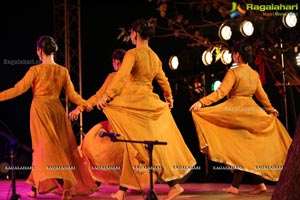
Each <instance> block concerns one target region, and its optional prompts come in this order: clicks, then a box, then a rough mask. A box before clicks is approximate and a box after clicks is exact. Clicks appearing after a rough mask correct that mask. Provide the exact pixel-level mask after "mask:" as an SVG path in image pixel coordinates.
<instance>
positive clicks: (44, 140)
mask: <svg viewBox="0 0 300 200" xmlns="http://www.w3.org/2000/svg"><path fill="white" fill-rule="evenodd" d="M30 87H31V88H32V92H33V99H32V103H31V108H30V132H31V139H32V149H33V154H32V167H33V170H32V171H31V174H30V176H29V178H28V179H27V182H28V183H29V184H31V185H32V186H34V187H36V188H37V190H38V192H39V193H47V192H49V191H52V190H54V189H56V188H57V185H56V182H57V181H56V178H60V179H65V180H69V181H70V182H71V185H72V189H71V192H72V194H73V195H85V194H91V193H92V192H94V191H96V190H97V186H96V184H95V183H94V181H93V179H92V177H91V176H90V174H89V171H88V169H87V166H86V165H85V164H84V163H83V160H82V159H81V157H80V155H79V153H78V149H77V144H76V141H75V138H74V134H73V130H72V127H71V123H70V121H69V119H68V117H67V115H66V113H65V110H64V107H63V106H62V104H61V102H60V100H59V95H60V93H61V91H62V89H64V90H65V92H66V94H67V96H68V98H69V99H70V100H71V102H73V103H75V104H77V105H81V106H83V107H84V106H86V104H87V103H86V101H85V100H83V99H82V98H81V97H80V95H79V94H78V93H77V92H76V91H75V90H74V86H73V84H72V82H71V80H70V76H69V73H68V70H67V69H66V68H65V67H63V66H60V65H54V64H53V65H50V64H39V65H35V66H32V67H31V68H30V69H29V70H28V72H27V73H26V74H25V76H24V77H23V78H22V79H21V80H20V81H19V82H18V83H17V84H16V85H15V86H14V87H13V88H10V89H7V90H5V91H3V92H1V93H0V101H4V100H7V99H11V98H14V97H16V96H18V95H21V94H22V93H24V92H26V91H27V90H28V89H29V88H30Z"/></svg>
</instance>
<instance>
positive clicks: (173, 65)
mask: <svg viewBox="0 0 300 200" xmlns="http://www.w3.org/2000/svg"><path fill="white" fill-rule="evenodd" d="M178 66H179V59H178V57H177V56H174V55H173V56H171V57H170V59H169V67H170V69H171V70H177V68H178Z"/></svg>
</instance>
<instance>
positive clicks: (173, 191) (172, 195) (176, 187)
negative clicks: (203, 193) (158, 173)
mask: <svg viewBox="0 0 300 200" xmlns="http://www.w3.org/2000/svg"><path fill="white" fill-rule="evenodd" d="M183 191H184V189H183V188H182V187H181V186H180V185H179V184H176V185H174V186H172V187H171V188H170V190H169V193H168V195H167V196H166V197H164V198H163V200H171V199H174V198H175V197H177V196H178V195H180V194H181V193H182V192H183Z"/></svg>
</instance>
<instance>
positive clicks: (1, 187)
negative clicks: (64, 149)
mask: <svg viewBox="0 0 300 200" xmlns="http://www.w3.org/2000/svg"><path fill="white" fill-rule="evenodd" d="M181 185H182V186H183V188H184V189H185V191H184V192H183V193H182V194H181V195H180V196H178V197H177V198H175V199H176V200H190V199H201V200H207V199H212V200H232V199H242V200H253V199H255V200H270V199H271V197H272V193H273V191H274V188H275V186H273V185H267V191H266V192H264V193H261V194H258V195H249V194H247V192H248V191H250V190H251V189H253V187H254V186H253V185H246V184H243V185H241V187H240V194H238V195H233V194H228V193H224V192H223V191H222V188H224V187H228V186H229V184H223V183H184V184H181ZM30 188H31V187H30V186H29V185H28V184H27V183H26V182H25V180H17V181H16V194H19V195H20V196H21V198H19V199H21V200H29V199H31V200H32V198H29V197H27V196H26V192H28V191H29V190H30ZM117 190H118V186H117V185H106V184H102V185H101V186H100V187H99V190H98V192H96V193H94V194H91V195H89V196H76V197H73V198H72V199H91V200H92V199H94V200H96V199H99V200H100V199H101V200H108V199H112V198H111V197H110V194H111V193H114V192H116V191H117ZM154 190H155V192H156V194H157V197H158V200H159V199H161V198H162V197H164V196H165V195H166V194H167V192H168V186H167V185H166V184H156V185H155V186H154ZM146 196H147V195H146V194H144V196H143V195H142V194H141V193H133V192H131V193H127V194H126V198H125V199H126V200H143V199H145V197H146ZM11 197H12V190H11V181H10V180H0V200H9V199H11ZM35 199H52V200H54V199H60V196H58V195H55V194H44V195H39V194H38V195H37V198H35Z"/></svg>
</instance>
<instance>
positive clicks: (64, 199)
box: [61, 189, 72, 200]
mask: <svg viewBox="0 0 300 200" xmlns="http://www.w3.org/2000/svg"><path fill="white" fill-rule="evenodd" d="M61 199H62V200H69V199H72V195H71V191H70V190H69V189H68V190H64V192H63V195H62V197H61Z"/></svg>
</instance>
